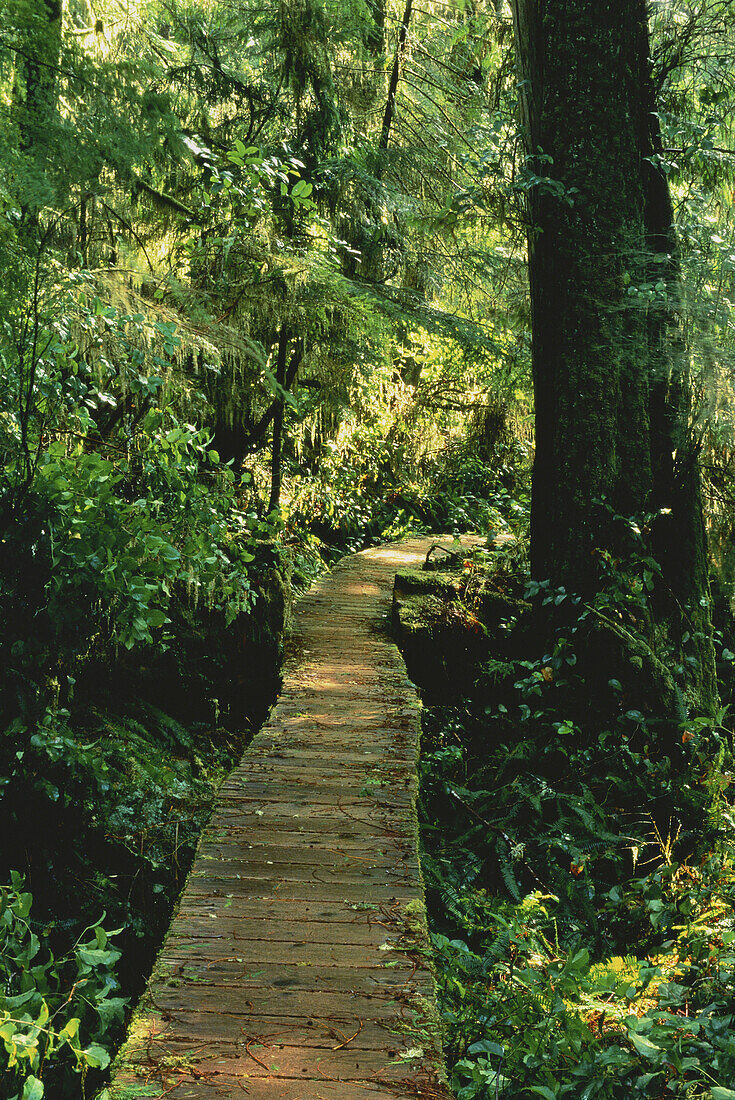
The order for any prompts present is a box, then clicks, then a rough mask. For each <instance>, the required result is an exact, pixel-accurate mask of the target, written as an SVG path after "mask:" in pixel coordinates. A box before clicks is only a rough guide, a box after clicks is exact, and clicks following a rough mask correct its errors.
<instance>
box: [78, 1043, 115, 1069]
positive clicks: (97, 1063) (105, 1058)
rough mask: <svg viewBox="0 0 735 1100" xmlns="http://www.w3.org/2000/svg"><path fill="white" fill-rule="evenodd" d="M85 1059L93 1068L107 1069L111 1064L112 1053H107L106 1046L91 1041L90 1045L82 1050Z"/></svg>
mask: <svg viewBox="0 0 735 1100" xmlns="http://www.w3.org/2000/svg"><path fill="white" fill-rule="evenodd" d="M82 1055H83V1056H84V1060H85V1061H86V1063H87V1065H89V1066H91V1067H92V1069H106V1068H107V1067H108V1066H109V1064H110V1055H109V1054H108V1053H107V1051H106V1050H105V1048H104V1047H101V1046H100V1045H99V1043H90V1045H89V1046H88V1047H87V1048H86V1049H85V1050H83V1051H82Z"/></svg>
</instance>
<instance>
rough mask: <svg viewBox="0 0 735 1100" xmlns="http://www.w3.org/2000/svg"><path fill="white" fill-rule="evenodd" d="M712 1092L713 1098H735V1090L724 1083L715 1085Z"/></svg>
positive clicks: (713, 1099)
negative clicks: (724, 1085)
mask: <svg viewBox="0 0 735 1100" xmlns="http://www.w3.org/2000/svg"><path fill="white" fill-rule="evenodd" d="M711 1092H712V1100H735V1090H733V1089H726V1088H724V1087H723V1086H722V1085H715V1086H714V1087H713V1088H712V1090H711Z"/></svg>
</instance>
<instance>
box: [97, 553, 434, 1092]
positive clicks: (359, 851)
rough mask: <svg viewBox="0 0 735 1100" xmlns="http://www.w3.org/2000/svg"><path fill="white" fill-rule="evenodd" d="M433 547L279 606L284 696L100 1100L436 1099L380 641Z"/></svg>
mask: <svg viewBox="0 0 735 1100" xmlns="http://www.w3.org/2000/svg"><path fill="white" fill-rule="evenodd" d="M433 541H434V540H427V539H416V540H412V541H408V542H404V543H401V544H397V545H392V546H386V547H378V548H376V549H372V550H367V551H364V552H363V553H361V554H356V555H354V556H352V557H349V558H346V559H344V560H343V561H342V562H341V563H340V564H339V565H338V566H337V568H336V569H335V570H334V571H333V572H332V573H331V574H329V575H328V576H326V577H324V578H323V579H322V580H320V581H319V582H318V583H317V584H316V585H315V586H314V587H313V588H312V589H311V591H310V592H309V593H308V594H307V595H306V596H305V597H303V598H302V599H301V600H300V602H299V604H298V605H297V609H296V614H295V626H294V633H293V637H292V640H291V642H290V645H289V653H288V656H287V659H286V662H285V665H284V670H283V673H284V683H283V691H282V693H281V695H280V697H279V699H278V702H277V704H276V706H275V707H274V709H273V711H272V713H271V715H270V718H269V720H268V722H267V724H266V725H265V727H264V728H263V729H262V731H261V732H260V733H259V734H258V735H257V737H256V738H255V739H254V741H253V743H252V745H251V746H250V748H249V749H248V750H247V752H246V753H245V756H244V757H243V760H242V762H241V764H240V765H239V767H238V768H236V769H235V771H234V772H233V773H232V774H231V775H230V777H229V778H228V779H227V781H226V782H225V783H224V785H223V787H222V788H221V790H220V793H219V798H218V803H217V807H216V810H215V813H214V816H213V818H212V821H211V823H210V825H209V827H208V829H207V830H206V832H205V834H204V836H203V838H202V841H201V844H200V846H199V850H198V853H197V857H196V860H195V863H194V866H193V869H192V872H191V874H190V876H189V880H188V882H187V886H186V889H185V891H184V893H183V896H182V898H181V902H180V906H179V909H178V913H177V915H176V917H175V919H174V921H173V923H172V925H171V928H170V931H169V934H168V937H167V939H166V942H165V944H164V947H163V949H162V951H161V954H160V956H159V959H158V962H157V964H156V967H155V970H154V973H153V976H152V978H151V980H150V983H149V987H148V992H147V994H146V996H145V997H144V999H143V1002H142V1004H141V1006H140V1007H139V1009H138V1010H137V1012H136V1015H135V1017H134V1019H133V1023H132V1025H131V1028H130V1032H129V1036H128V1040H127V1043H126V1045H125V1046H124V1048H123V1050H122V1052H121V1054H120V1055H119V1057H118V1059H117V1061H116V1063H115V1068H114V1074H113V1080H112V1084H111V1085H110V1086H109V1096H110V1098H111V1100H132V1098H133V1097H140V1096H147V1097H156V1098H161V1100H162V1098H163V1097H167V1098H171V1100H202V1098H204V1097H207V1098H212V1100H214V1098H215V1097H235V1096H236V1097H250V1098H251V1100H391V1098H395V1097H411V1096H414V1097H416V1096H418V1097H425V1098H427V1100H433V1098H437V1100H440V1098H448V1097H449V1095H450V1094H449V1093H448V1091H447V1090H446V1089H445V1087H444V1086H443V1085H442V1084H441V1055H440V1048H439V1042H438V1035H437V1027H436V1022H435V1021H436V1015H435V1005H434V987H433V980H432V976H431V971H430V968H429V964H428V951H427V940H426V926H425V918H424V909H423V891H422V886H421V878H420V872H419V866H418V857H417V835H416V820H415V797H416V786H417V776H416V761H417V753H418V741H419V733H420V712H419V704H418V700H417V697H416V693H415V690H414V688H413V685H412V684H411V682H410V681H409V680H408V678H407V676H406V671H405V667H404V665H403V662H402V660H401V658H400V655H399V653H398V650H397V649H396V647H395V645H394V644H393V643H392V641H391V640H390V638H389V637H388V635H387V632H386V631H387V622H388V615H389V611H390V599H391V588H392V581H393V576H394V574H395V572H396V571H397V570H400V569H405V568H412V567H415V566H417V565H418V564H419V563H420V561H421V560H422V559H423V557H424V556H425V554H426V550H427V549H428V547H429V546H430V545H431V543H432V542H433Z"/></svg>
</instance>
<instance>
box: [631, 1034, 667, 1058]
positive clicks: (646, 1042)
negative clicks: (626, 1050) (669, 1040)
mask: <svg viewBox="0 0 735 1100" xmlns="http://www.w3.org/2000/svg"><path fill="white" fill-rule="evenodd" d="M628 1038H629V1039H630V1041H631V1042H632V1044H633V1046H634V1047H635V1049H636V1050H637V1051H638V1053H639V1054H642V1055H643V1057H644V1058H658V1056H659V1055H660V1054H661V1047H657V1046H656V1044H655V1043H652V1042H651V1040H650V1039H647V1038H646V1037H645V1035H639V1034H638V1033H637V1032H636V1031H629V1032H628Z"/></svg>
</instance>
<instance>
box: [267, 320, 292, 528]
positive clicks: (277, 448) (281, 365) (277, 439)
mask: <svg viewBox="0 0 735 1100" xmlns="http://www.w3.org/2000/svg"><path fill="white" fill-rule="evenodd" d="M288 344H289V335H288V330H287V329H286V326H285V325H282V326H281V334H280V336H279V337H278V358H277V360H276V382H277V384H278V386H279V387H280V390H284V389H285V388H286V355H287V353H288ZM280 390H279V392H278V393H277V394H276V400H275V409H274V414H273V448H272V450H271V493H270V500H269V501H268V511H269V512H273V511H275V509H276V508H277V507H278V505H279V503H280V500H281V481H282V476H283V405H284V401H283V394H282V393H281V392H280Z"/></svg>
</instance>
